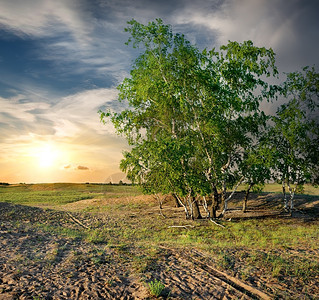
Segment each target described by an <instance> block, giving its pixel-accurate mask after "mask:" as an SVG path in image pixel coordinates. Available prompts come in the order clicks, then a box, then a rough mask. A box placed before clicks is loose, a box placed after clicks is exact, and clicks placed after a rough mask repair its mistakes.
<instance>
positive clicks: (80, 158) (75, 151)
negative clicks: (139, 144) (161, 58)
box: [0, 0, 319, 182]
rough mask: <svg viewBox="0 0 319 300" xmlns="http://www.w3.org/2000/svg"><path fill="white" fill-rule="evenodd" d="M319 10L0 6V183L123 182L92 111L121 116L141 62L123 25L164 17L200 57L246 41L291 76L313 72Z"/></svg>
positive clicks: (298, 5)
mask: <svg viewBox="0 0 319 300" xmlns="http://www.w3.org/2000/svg"><path fill="white" fill-rule="evenodd" d="M318 11H319V2H318V1H315V0H313V1H310V0H305V1H297V0H291V1H285V0H241V1H238V0H226V1H222V0H210V1H207V0H206V1H204V0H199V1H194V0H193V1H191V0H177V1H173V0H171V1H168V0H165V1H163V0H162V1H150V0H136V1H128V0H119V1H116V0H94V1H89V0H0V131H1V135H0V169H1V173H0V181H6V182H7V181H8V182H51V181H55V182H57V181H76V182H85V181H98V182H104V181H110V179H111V177H112V176H113V177H112V179H113V178H114V179H113V180H115V181H116V180H119V179H121V178H122V175H119V174H116V173H118V172H119V170H118V164H119V161H120V159H121V152H122V150H123V149H125V148H127V145H126V143H125V141H124V140H123V139H122V138H119V137H117V136H116V135H115V134H114V130H113V128H112V126H111V125H107V126H104V125H102V124H100V122H99V116H98V114H97V111H98V109H99V108H101V107H104V106H105V105H106V106H109V107H113V108H114V109H117V108H118V105H119V104H118V103H117V102H116V98H117V92H116V86H117V85H118V84H119V83H120V82H121V80H123V78H124V77H126V76H128V74H129V70H130V67H131V64H132V61H133V60H134V58H136V56H137V54H138V52H137V51H136V50H134V51H133V50H132V49H131V48H130V47H128V46H126V45H125V44H124V43H125V42H126V40H127V38H128V36H127V34H126V33H125V32H124V27H125V26H126V22H127V21H128V20H130V19H132V18H135V19H136V20H137V21H139V22H142V23H146V22H149V21H151V20H154V19H155V18H162V19H163V20H164V22H165V23H169V24H171V25H172V26H173V30H174V31H177V32H181V33H184V34H186V36H187V38H188V39H189V40H190V41H191V42H193V43H196V44H197V45H198V46H199V47H200V48H204V47H207V48H212V47H217V48H218V47H219V46H220V45H221V44H224V43H226V42H227V41H228V40H236V41H239V42H241V41H244V40H248V39H251V40H252V41H253V42H254V43H255V44H256V45H257V46H266V47H272V48H273V50H274V51H275V52H276V54H277V65H278V67H279V69H280V70H281V71H285V72H290V71H295V70H299V69H300V68H301V67H303V66H305V65H311V66H312V65H316V66H318V64H319V57H318V53H319V51H318V50H319V49H318V47H319V18H318V17H317V14H318ZM43 160H47V163H46V164H43V163H42V166H41V161H42V162H43ZM39 162H40V163H39ZM79 166H80V168H79ZM114 174H115V175H114ZM110 176H111V177H110Z"/></svg>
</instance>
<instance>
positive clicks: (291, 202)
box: [287, 180, 297, 214]
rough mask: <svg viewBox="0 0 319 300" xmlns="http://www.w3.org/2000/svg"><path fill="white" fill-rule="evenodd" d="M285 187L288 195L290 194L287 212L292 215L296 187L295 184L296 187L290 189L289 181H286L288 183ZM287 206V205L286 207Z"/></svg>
mask: <svg viewBox="0 0 319 300" xmlns="http://www.w3.org/2000/svg"><path fill="white" fill-rule="evenodd" d="M287 185H288V190H289V194H290V199H289V200H290V201H289V202H290V203H289V204H290V205H289V212H290V214H292V211H293V209H294V197H295V192H296V187H297V184H296V186H295V187H294V188H293V189H292V188H291V187H290V183H289V180H288V182H287ZM287 206H288V205H287Z"/></svg>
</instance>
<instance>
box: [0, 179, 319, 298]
mask: <svg viewBox="0 0 319 300" xmlns="http://www.w3.org/2000/svg"><path fill="white" fill-rule="evenodd" d="M280 189H281V187H280V185H276V184H271V185H266V187H265V189H264V192H263V193H262V194H260V195H257V194H254V195H253V197H252V200H251V201H250V203H249V205H250V209H251V210H252V211H253V210H262V211H264V210H270V209H273V207H276V208H278V207H280V205H281V204H280V203H281V199H280V195H279V194H276V193H278V192H280ZM304 193H305V194H306V193H307V194H308V195H298V196H297V198H296V203H297V208H298V213H297V214H296V216H294V217H292V218H290V217H287V216H285V217H268V218H262V219H254V218H249V219H235V220H234V221H228V220H227V219H225V220H220V221H218V224H219V225H222V226H223V227H221V226H218V225H216V224H214V223H212V222H210V221H209V220H207V219H203V220H198V221H190V220H185V219H184V216H183V210H182V209H180V208H175V207H174V206H173V202H170V201H167V202H165V203H164V208H163V214H164V215H165V218H164V217H163V216H161V215H160V214H159V210H158V207H157V203H156V201H155V200H154V199H153V198H152V197H151V196H143V195H141V193H140V192H139V190H138V189H137V188H136V187H134V186H128V185H124V186H116V185H99V184H41V185H37V184H34V185H10V186H1V187H0V202H7V203H12V204H15V205H18V204H19V205H27V206H29V207H37V209H38V210H37V212H42V213H41V214H46V217H41V214H40V215H39V216H38V217H37V218H35V217H34V216H33V214H32V213H30V214H27V213H25V214H24V217H23V218H22V219H21V218H20V219H19V217H18V216H20V212H19V214H18V212H17V211H20V209H21V207H20V206H17V207H19V208H16V211H15V210H14V209H12V210H11V211H10V212H6V214H5V215H2V220H6V219H8V220H12V222H13V224H14V226H16V227H17V228H20V227H21V226H22V224H24V223H23V222H24V221H25V220H28V226H29V227H28V228H31V227H32V228H33V229H34V230H41V231H43V232H46V233H47V234H53V235H58V236H61V237H67V238H71V239H80V240H82V241H84V242H85V243H88V244H90V245H92V247H98V249H104V250H103V251H106V250H105V249H116V251H117V253H119V255H120V257H121V259H123V262H129V268H130V270H131V272H132V273H134V274H136V275H137V276H138V277H139V278H140V280H141V281H143V280H144V281H147V280H148V282H150V281H149V280H150V279H151V278H159V279H160V280H162V282H164V283H165V284H166V286H169V287H170V288H169V289H170V290H171V291H172V293H171V297H172V298H174V297H173V296H172V295H174V292H173V291H174V287H172V286H173V284H172V285H170V284H169V283H168V282H169V280H168V278H169V276H171V273H169V271H166V272H167V273H165V274H166V275H165V276H166V277H167V278H166V277H165V276H164V275H163V274H164V273H163V271H161V270H160V269H156V268H155V267H154V264H156V262H157V263H158V264H159V262H160V261H161V259H162V258H163V256H162V251H163V249H169V250H167V251H171V253H175V252H174V251H177V252H178V253H180V254H179V256H183V257H184V258H183V259H184V260H186V261H187V262H188V263H190V262H192V261H194V259H196V257H195V256H196V255H197V254H196V255H195V254H194V253H201V257H200V261H201V262H205V264H207V265H211V266H213V267H214V268H216V269H217V270H221V271H223V272H226V273H227V274H229V275H230V276H233V277H232V278H237V279H239V280H240V281H242V282H246V284H249V285H250V286H252V287H255V288H257V287H258V288H259V289H261V290H263V291H265V292H267V294H268V295H270V296H271V297H273V298H286V299H294V298H296V299H297V298H299V297H301V296H302V297H303V299H316V295H315V293H317V292H319V289H318V284H319V261H318V257H319V229H318V225H319V216H317V217H316V215H314V214H311V215H310V216H308V211H307V210H306V209H305V210H303V209H304V208H305V207H306V206H305V202H307V203H310V204H312V206H311V208H313V207H315V208H316V207H318V200H319V197H318V195H319V189H318V188H313V187H311V186H307V187H306V188H305V191H304ZM239 200H240V199H239ZM239 200H238V199H237V200H236V199H235V200H234V202H233V204H232V205H230V206H231V207H232V208H233V209H235V208H236V207H237V206H240V203H239V202H238V201H239ZM267 201H268V202H267ZM269 203H270V204H272V203H274V205H269ZM278 203H279V204H278ZM298 203H300V205H299V206H298ZM307 203H306V204H307ZM48 208H50V209H48ZM39 210H40V211H39ZM65 212H66V213H67V214H69V213H72V214H73V215H72V216H73V217H72V218H73V220H72V219H68V220H66V219H65V217H64V215H63V217H61V218H62V219H63V221H56V220H55V218H56V215H57V214H58V216H60V215H61V214H62V213H65ZM61 216H62V215H61ZM74 220H75V221H78V222H77V223H78V224H80V225H81V226H74V224H75V222H74ZM2 222H4V221H2ZM70 224H71V225H70ZM72 224H73V225H72ZM78 224H77V225H78ZM75 225H76V224H75ZM165 251H166V250H165ZM192 251H199V252H192ZM103 253H104V252H103ZM181 253H184V254H181ZM185 253H186V254H185ZM95 259H96V260H99V259H102V258H99V257H97V258H95ZM186 265H187V263H185V268H189V266H186ZM203 268H204V269H205V266H203ZM173 271H174V267H172V271H171V272H173ZM175 271H176V270H175ZM176 272H177V271H176ZM153 283H154V284H155V283H156V282H153ZM153 283H152V284H148V285H146V287H147V288H148V289H149V288H150V287H152V286H153ZM158 285H159V286H161V284H158ZM0 286H1V285H0ZM0 295H1V294H0ZM176 295H179V294H178V292H176ZM181 295H185V294H181ZM235 298H236V297H235ZM235 298H234V299H235ZM257 298H258V297H257Z"/></svg>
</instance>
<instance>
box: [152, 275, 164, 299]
mask: <svg viewBox="0 0 319 300" xmlns="http://www.w3.org/2000/svg"><path fill="white" fill-rule="evenodd" d="M148 288H149V291H150V294H151V295H152V296H155V297H159V296H160V295H161V294H162V292H163V290H164V288H165V285H164V284H163V283H161V282H160V281H159V280H156V279H155V280H154V281H151V282H149V283H148Z"/></svg>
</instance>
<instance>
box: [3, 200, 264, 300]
mask: <svg viewBox="0 0 319 300" xmlns="http://www.w3.org/2000/svg"><path fill="white" fill-rule="evenodd" d="M69 214H70V213H68V212H61V211H52V210H43V209H40V208H33V207H27V206H21V205H12V204H7V203H0V299H150V296H149V291H148V287H147V284H146V283H145V282H149V281H151V280H154V279H158V280H160V281H161V282H163V283H164V284H165V287H166V288H165V291H164V294H165V295H164V296H165V297H166V298H167V297H169V298H170V299H266V297H267V295H266V294H265V293H263V292H262V291H259V290H256V289H255V288H253V287H250V286H247V285H245V284H243V283H242V282H239V281H238V280H237V279H235V278H232V277H230V276H228V275H227V274H224V273H222V272H219V271H217V270H215V269H214V268H213V266H210V265H209V264H208V263H207V262H205V264H203V263H201V261H203V259H204V258H203V257H202V256H201V254H200V253H199V252H196V251H195V252H194V251H193V250H192V249H186V250H185V251H181V250H177V249H171V248H160V249H159V252H158V254H157V256H156V259H155V260H150V261H149V263H148V264H147V266H146V267H145V268H144V269H143V270H138V269H137V268H136V266H135V265H134V263H133V260H134V259H135V258H136V257H139V256H142V255H143V253H140V252H136V251H138V250H136V249H134V245H133V246H132V248H130V249H124V250H123V249H120V248H116V247H113V248H112V247H109V246H107V245H105V244H99V245H95V244H92V243H88V242H86V241H85V240H83V239H81V238H79V237H74V238H72V237H64V236H63V235H61V234H59V233H54V232H50V231H48V228H46V226H52V225H54V224H55V225H56V224H58V225H59V226H60V227H59V228H61V226H62V228H64V229H65V230H68V232H69V235H70V232H72V230H74V231H76V230H77V231H83V230H84V228H83V227H82V226H81V224H86V225H85V226H87V225H90V222H92V221H94V218H92V217H89V216H88V215H85V214H79V213H78V214H75V213H72V216H73V218H76V219H77V220H79V221H80V223H81V224H80V223H78V222H75V221H74V220H73V219H72V217H70V215H69ZM35 224H37V225H36V226H35ZM61 233H63V232H61ZM165 297H164V298H165Z"/></svg>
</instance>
